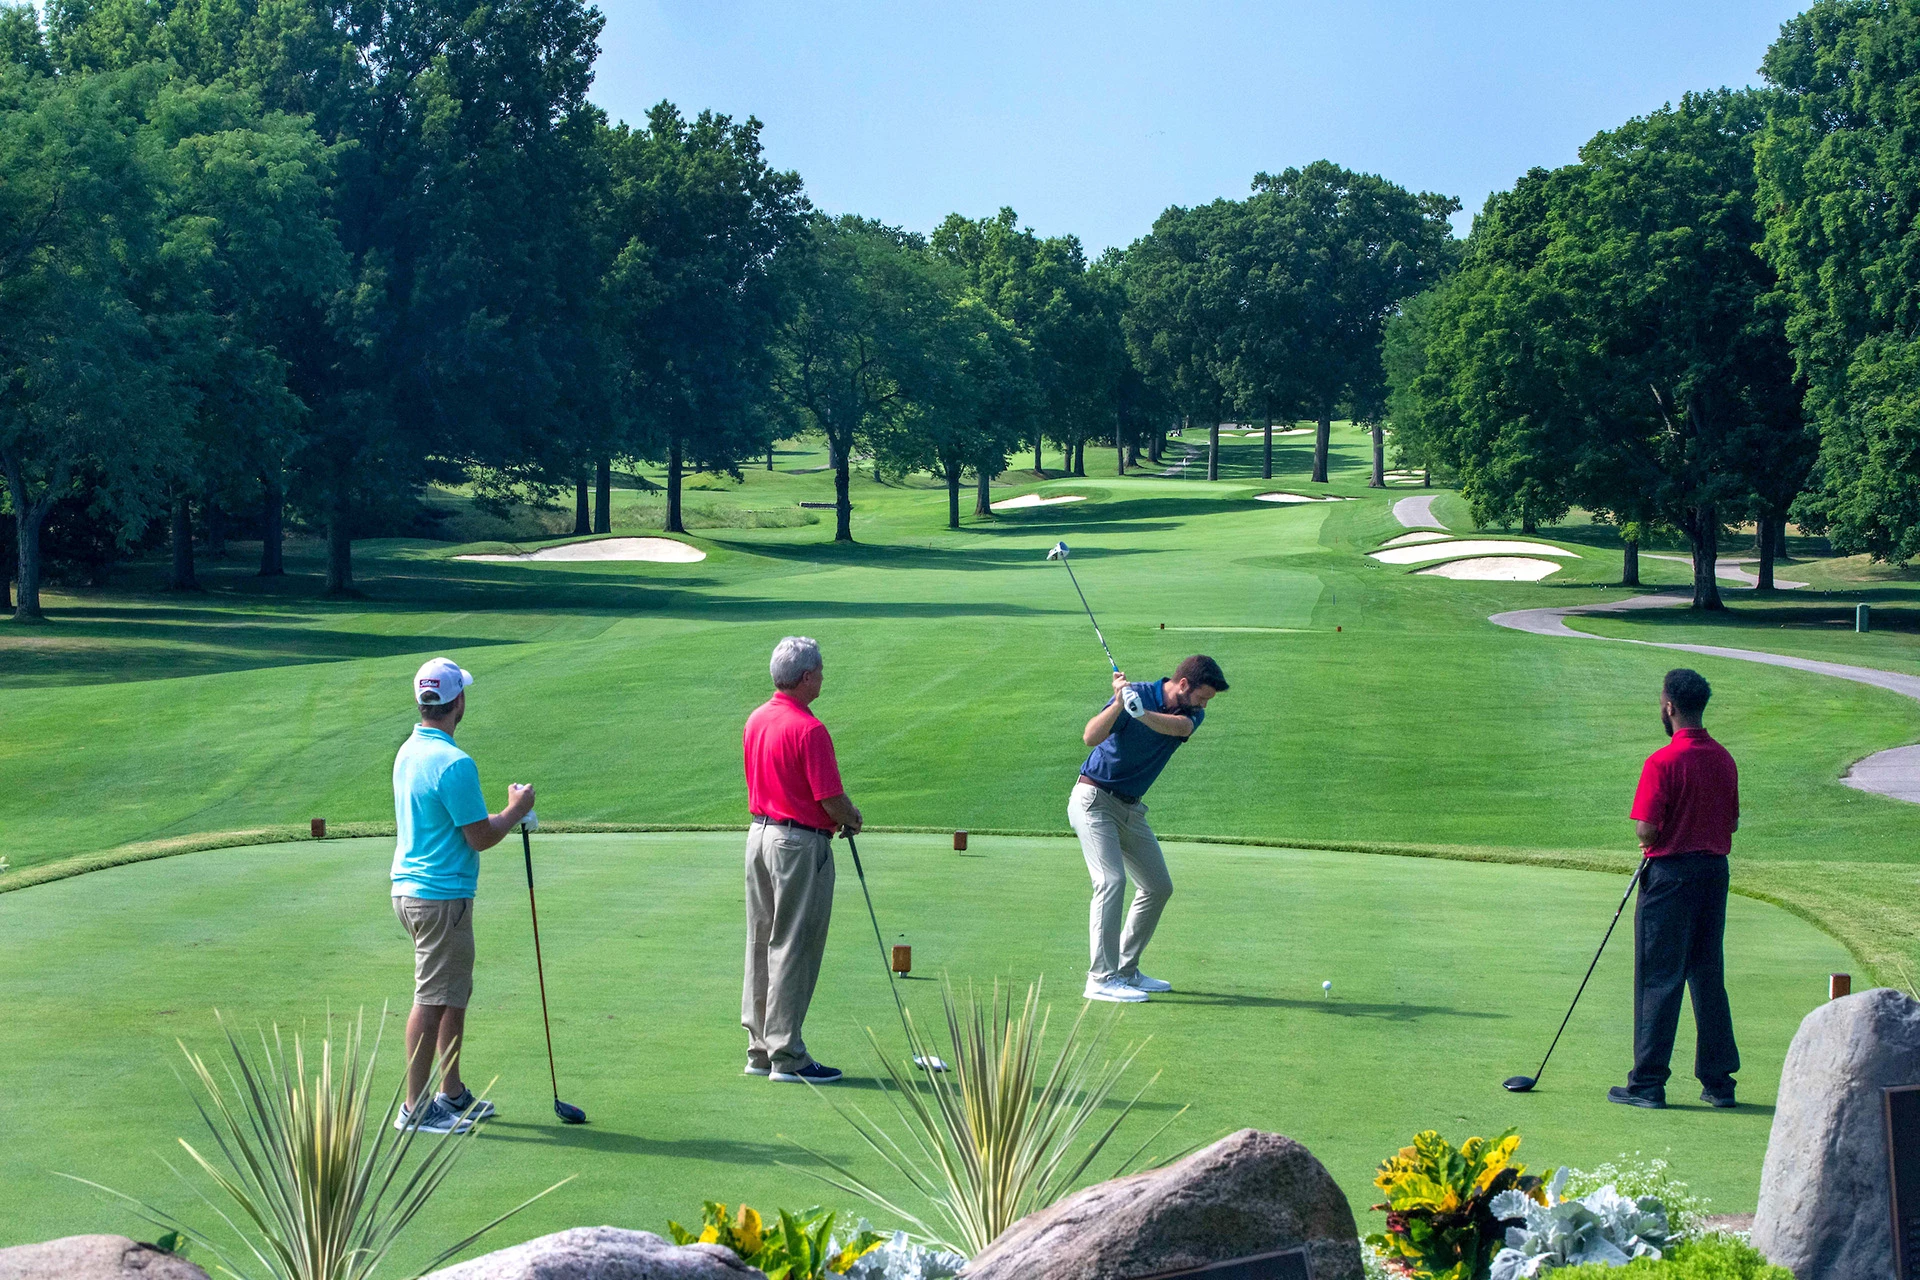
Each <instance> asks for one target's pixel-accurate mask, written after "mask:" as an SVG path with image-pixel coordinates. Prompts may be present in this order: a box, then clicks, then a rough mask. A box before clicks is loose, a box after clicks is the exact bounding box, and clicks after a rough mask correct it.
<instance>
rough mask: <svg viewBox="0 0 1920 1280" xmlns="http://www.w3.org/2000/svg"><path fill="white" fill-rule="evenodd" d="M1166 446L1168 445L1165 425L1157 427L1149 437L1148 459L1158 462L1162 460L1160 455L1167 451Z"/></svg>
mask: <svg viewBox="0 0 1920 1280" xmlns="http://www.w3.org/2000/svg"><path fill="white" fill-rule="evenodd" d="M1166 447H1167V432H1166V428H1164V427H1160V428H1156V429H1155V431H1154V433H1153V434H1152V435H1150V436H1148V437H1147V459H1148V461H1150V462H1153V463H1156V464H1157V463H1158V462H1159V461H1160V455H1161V454H1162V453H1164V452H1165V451H1166Z"/></svg>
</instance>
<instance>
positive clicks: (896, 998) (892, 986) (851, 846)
mask: <svg viewBox="0 0 1920 1280" xmlns="http://www.w3.org/2000/svg"><path fill="white" fill-rule="evenodd" d="M846 836H847V850H848V852H850V853H852V854H853V874H854V875H856V876H858V877H860V896H861V897H863V898H865V899H866V900H867V919H869V920H871V921H873V941H874V943H875V944H876V945H877V946H878V947H879V948H880V967H881V968H883V969H885V970H886V971H887V990H889V991H891V992H893V1007H894V1008H895V1009H897V1010H899V1011H900V1029H901V1030H902V1031H905V1032H906V1033H907V1043H908V1044H912V1043H913V1032H912V1030H911V1029H910V1027H909V1025H908V1023H907V1006H906V1005H904V1004H902V1003H901V1002H900V986H899V984H898V983H897V982H895V981H894V977H893V964H892V962H891V961H889V960H888V959H887V940H886V939H885V938H883V937H882V936H880V917H879V916H878V915H876V914H875V913H874V910H873V894H871V893H869V892H868V891H867V872H866V868H864V867H862V866H861V865H860V846H859V845H857V844H855V843H854V842H853V832H851V831H849V832H847V833H846Z"/></svg>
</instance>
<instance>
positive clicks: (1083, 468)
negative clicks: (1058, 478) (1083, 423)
mask: <svg viewBox="0 0 1920 1280" xmlns="http://www.w3.org/2000/svg"><path fill="white" fill-rule="evenodd" d="M1073 474H1074V475H1076V476H1079V477H1081V478H1083V479H1084V478H1085V477H1086V474H1087V438H1086V437H1085V436H1081V437H1080V438H1079V439H1078V440H1076V441H1074V442H1073Z"/></svg>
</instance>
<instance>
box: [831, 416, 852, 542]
mask: <svg viewBox="0 0 1920 1280" xmlns="http://www.w3.org/2000/svg"><path fill="white" fill-rule="evenodd" d="M827 452H828V453H830V454H832V455H833V540H834V541H835V542H852V541H853V472H852V465H851V464H850V463H849V462H848V461H847V455H848V454H850V453H852V452H853V442H852V441H851V440H849V441H848V442H847V447H846V448H844V449H842V448H840V447H839V446H837V445H835V444H834V443H833V442H832V441H828V443H827Z"/></svg>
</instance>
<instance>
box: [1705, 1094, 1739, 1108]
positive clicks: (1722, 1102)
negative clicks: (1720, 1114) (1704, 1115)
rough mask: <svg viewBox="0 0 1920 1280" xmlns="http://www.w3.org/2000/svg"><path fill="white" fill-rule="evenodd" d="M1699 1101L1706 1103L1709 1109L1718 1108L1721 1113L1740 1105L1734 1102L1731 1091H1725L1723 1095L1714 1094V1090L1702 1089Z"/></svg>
mask: <svg viewBox="0 0 1920 1280" xmlns="http://www.w3.org/2000/svg"><path fill="white" fill-rule="evenodd" d="M1700 1101H1702V1102H1704V1103H1706V1104H1707V1105H1708V1106H1710V1107H1719V1108H1720V1109H1721V1110H1722V1111H1725V1110H1727V1109H1728V1108H1730V1107H1737V1106H1739V1105H1740V1104H1739V1103H1738V1102H1737V1101H1735V1100H1734V1096H1733V1090H1731V1089H1728V1090H1726V1091H1725V1092H1724V1093H1722V1092H1716V1091H1715V1090H1712V1089H1702V1090H1701V1091H1700Z"/></svg>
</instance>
